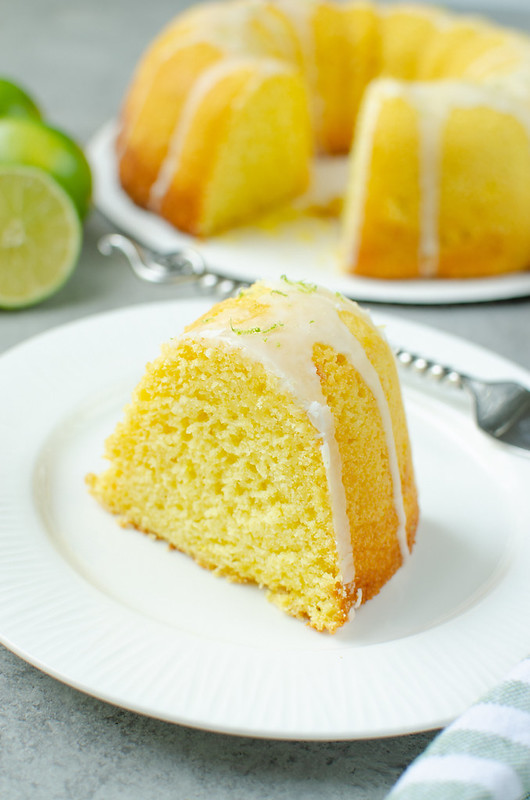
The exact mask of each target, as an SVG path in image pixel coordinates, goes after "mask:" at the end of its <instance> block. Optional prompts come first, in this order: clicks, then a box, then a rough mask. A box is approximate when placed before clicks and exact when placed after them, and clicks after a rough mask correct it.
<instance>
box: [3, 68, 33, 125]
mask: <svg viewBox="0 0 530 800" xmlns="http://www.w3.org/2000/svg"><path fill="white" fill-rule="evenodd" d="M0 117H31V118H32V119H40V118H41V113H40V110H39V108H38V106H37V104H36V103H35V101H34V100H33V98H32V97H31V96H30V95H29V94H28V93H27V92H26V91H25V89H23V88H22V87H21V86H17V84H16V83H13V82H12V81H9V80H7V78H0Z"/></svg>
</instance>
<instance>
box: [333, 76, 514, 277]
mask: <svg viewBox="0 0 530 800" xmlns="http://www.w3.org/2000/svg"><path fill="white" fill-rule="evenodd" d="M397 97H401V98H403V99H404V100H406V101H407V102H409V104H410V105H411V106H412V107H413V108H414V109H415V111H416V114H417V119H418V131H419V137H420V149H419V159H420V211H419V228H420V236H419V242H418V264H419V272H420V275H422V276H423V277H433V276H434V275H436V273H437V271H438V260H439V233H438V226H439V212H440V208H439V199H440V186H441V158H442V153H443V131H444V125H445V124H446V122H447V120H448V119H449V115H450V112H451V111H453V110H454V109H460V108H462V109H469V108H479V107H481V106H483V107H485V108H489V109H491V110H493V111H496V112H498V113H499V114H507V115H510V116H512V117H515V118H516V119H517V120H518V122H519V123H520V124H521V125H523V127H524V128H525V130H526V131H527V133H528V134H529V135H530V108H528V107H527V106H525V105H523V104H521V103H520V102H518V101H517V100H516V99H514V98H512V97H511V96H510V95H509V94H507V93H506V92H503V91H500V90H499V89H498V88H496V87H494V86H490V85H485V84H480V85H479V84H472V83H463V82H461V81H438V82H437V83H429V82H416V83H414V82H412V83H407V82H404V81H397V80H394V79H392V78H381V79H378V80H375V81H373V82H372V84H371V85H370V86H369V87H368V89H367V92H366V96H365V100H364V105H363V108H362V112H361V115H360V117H359V129H358V130H359V135H358V137H357V141H358V143H357V145H356V146H357V150H356V151H355V153H354V160H353V162H352V167H351V169H352V174H353V176H354V177H353V180H354V182H355V185H356V187H357V190H356V192H355V194H354V196H353V199H352V205H351V206H350V207H349V208H347V209H346V213H345V220H344V225H345V229H344V239H343V249H344V255H345V259H346V263H349V264H355V263H356V262H357V260H358V258H359V252H360V246H361V241H362V228H363V224H364V208H365V203H366V195H367V190H368V183H369V180H370V170H371V162H372V151H373V143H374V137H375V133H376V130H377V126H378V120H379V115H380V113H381V109H382V107H383V105H384V103H385V102H386V101H387V100H390V99H393V98H397Z"/></svg>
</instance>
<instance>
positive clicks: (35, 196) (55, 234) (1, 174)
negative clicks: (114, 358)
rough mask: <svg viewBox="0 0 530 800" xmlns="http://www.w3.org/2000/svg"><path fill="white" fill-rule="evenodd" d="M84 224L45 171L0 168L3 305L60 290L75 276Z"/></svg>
mask: <svg viewBox="0 0 530 800" xmlns="http://www.w3.org/2000/svg"><path fill="white" fill-rule="evenodd" d="M81 241H82V228H81V222H80V220H79V216H78V214H77V211H76V208H75V205H74V203H73V202H72V200H71V199H70V197H69V196H68V194H67V193H66V192H65V191H64V189H62V187H61V186H59V184H58V183H57V182H56V181H55V180H53V178H51V177H50V176H49V175H47V174H46V173H45V172H43V171H42V170H40V169H35V168H34V167H25V166H0V307H2V308H23V307H25V306H31V305H35V304H36V303H39V302H40V301H41V300H44V299H46V298H47V297H49V296H50V295H52V294H54V293H55V292H56V291H58V289H60V288H61V286H62V285H63V284H64V283H65V282H66V280H67V279H68V278H69V277H70V275H71V274H72V272H73V270H74V267H75V266H76V264H77V259H78V257H79V251H80V249H81Z"/></svg>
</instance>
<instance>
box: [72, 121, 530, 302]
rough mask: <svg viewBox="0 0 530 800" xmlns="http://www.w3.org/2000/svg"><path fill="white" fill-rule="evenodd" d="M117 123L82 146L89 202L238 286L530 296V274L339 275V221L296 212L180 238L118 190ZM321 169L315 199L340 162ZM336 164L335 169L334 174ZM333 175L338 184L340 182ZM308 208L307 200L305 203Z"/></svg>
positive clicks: (465, 297)
mask: <svg viewBox="0 0 530 800" xmlns="http://www.w3.org/2000/svg"><path fill="white" fill-rule="evenodd" d="M114 140H115V123H113V122H111V123H108V124H107V125H105V126H104V127H102V128H101V129H100V130H99V131H98V132H97V133H96V135H95V136H94V137H93V138H92V140H91V141H90V143H89V144H88V147H87V156H88V158H89V160H90V163H91V166H92V170H93V175H94V202H95V205H96V207H97V208H98V209H99V210H100V211H101V213H102V214H104V215H105V216H106V217H107V219H108V220H109V221H110V222H111V223H112V224H113V225H116V226H117V227H118V228H119V229H120V230H121V231H122V232H125V233H128V234H129V235H130V236H132V237H133V238H136V239H137V240H138V241H139V242H141V243H143V244H145V245H147V246H149V247H152V248H153V249H154V250H159V251H161V252H164V253H165V252H170V251H174V250H178V249H180V248H182V247H193V248H194V249H195V250H197V251H199V252H200V253H201V254H202V255H203V257H204V258H205V260H206V263H207V264H208V266H209V268H210V269H212V270H214V271H215V270H216V269H217V270H220V271H222V273H223V274H225V275H227V276H229V277H232V278H236V279H238V280H243V281H254V280H258V279H260V278H279V277H280V276H281V275H282V274H283V273H287V274H288V275H289V277H291V278H293V279H296V280H309V281H313V282H315V283H319V284H321V285H325V286H327V287H328V288H330V289H332V290H334V291H339V292H342V293H343V294H345V295H346V296H348V297H352V298H353V299H355V300H363V301H371V302H381V303H401V304H422V305H445V304H450V303H479V302H488V301H492V300H505V299H509V298H514V297H525V296H527V295H530V272H523V273H521V272H519V273H513V274H511V275H502V276H500V277H493V278H479V279H473V280H461V281H457V280H410V281H387V280H373V279H371V278H363V277H357V276H353V275H343V274H341V273H340V272H339V268H338V257H337V251H338V241H339V238H338V234H339V228H338V222H337V220H336V219H332V218H329V217H328V218H324V217H317V216H307V215H298V216H297V217H296V218H295V219H293V220H291V221H290V222H286V221H284V222H283V223H282V222H281V221H279V220H278V219H276V220H274V219H273V218H269V219H267V220H265V221H263V222H262V224H260V225H255V226H247V227H243V228H238V229H237V230H233V231H230V232H229V233H227V234H225V235H222V236H217V237H214V238H211V239H208V240H205V241H201V240H199V239H195V238H192V237H191V236H188V235H186V234H183V233H180V232H179V231H178V230H176V229H175V228H173V227H172V226H171V225H169V223H167V222H165V221H164V220H163V219H161V218H160V217H158V216H156V215H155V214H152V213H150V212H148V211H145V210H144V209H142V208H139V207H138V206H136V205H134V203H133V202H132V201H131V200H130V199H129V197H128V196H127V195H126V194H125V192H124V191H123V190H122V189H121V186H120V184H119V181H118V178H117V172H116V159H115V155H114ZM336 162H337V159H328V160H327V161H322V162H320V164H319V165H318V168H317V173H316V181H317V183H318V186H317V187H315V190H314V191H315V193H316V195H319V196H321V194H322V192H323V193H324V195H326V194H327V193H328V192H329V191H330V190H331V193H332V194H333V190H334V189H335V188H336V186H337V184H339V185H340V182H341V175H337V172H338V171H339V172H341V173H342V181H343V180H344V174H345V173H344V168H343V164H341V163H340V162H339V163H336ZM337 166H338V167H339V170H337ZM337 178H338V180H337ZM307 202H308V203H309V205H311V196H310V197H308V198H307Z"/></svg>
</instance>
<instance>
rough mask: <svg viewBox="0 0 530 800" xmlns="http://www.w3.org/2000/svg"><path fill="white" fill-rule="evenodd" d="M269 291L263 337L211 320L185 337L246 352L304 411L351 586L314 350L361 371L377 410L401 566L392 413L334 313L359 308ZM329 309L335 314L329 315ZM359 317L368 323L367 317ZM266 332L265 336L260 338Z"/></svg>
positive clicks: (329, 426) (333, 449)
mask: <svg viewBox="0 0 530 800" xmlns="http://www.w3.org/2000/svg"><path fill="white" fill-rule="evenodd" d="M267 287H269V288H270V289H271V290H272V291H271V293H270V295H267V303H268V304H269V309H268V310H267V312H266V313H264V314H263V315H261V317H260V327H261V329H262V335H254V334H250V333H248V334H246V335H244V334H241V333H239V334H238V332H237V329H235V330H234V329H232V328H231V327H230V328H228V327H226V326H223V327H218V323H216V321H215V320H214V321H213V322H212V323H211V327H209V326H208V324H207V323H205V326H204V327H202V328H199V329H195V330H192V331H190V332H188V333H187V334H185V337H191V338H204V339H211V340H213V341H214V342H215V343H219V342H221V343H224V344H225V345H228V346H230V347H233V348H234V349H238V350H242V351H244V352H245V354H246V355H247V356H248V357H250V358H252V359H253V360H255V361H257V362H259V363H261V364H263V365H264V366H265V368H266V369H268V370H269V371H271V372H272V373H273V374H275V375H277V376H278V377H279V378H280V380H281V381H282V384H283V386H284V388H285V390H286V391H287V392H289V393H290V394H292V395H293V396H294V397H296V398H297V400H298V401H299V402H300V404H301V405H302V407H303V408H304V409H305V410H306V412H307V414H308V416H309V418H310V420H311V422H312V423H313V425H314V426H315V428H316V430H317V431H318V434H319V437H320V438H321V441H322V444H321V448H322V459H323V464H324V467H325V470H326V476H327V482H328V488H329V495H330V503H331V509H332V515H333V525H334V529H335V536H336V542H337V551H338V555H339V562H340V569H341V574H342V578H343V582H344V583H350V582H351V581H353V579H354V576H355V569H354V556H353V552H352V544H351V533H350V526H349V520H348V515H347V510H346V495H345V491H344V485H343V482H342V463H341V457H340V452H339V448H338V444H337V440H336V437H335V432H334V421H333V415H332V413H331V411H330V409H329V407H328V405H327V403H326V401H325V398H324V396H323V393H322V387H321V384H320V379H319V377H318V374H317V371H316V367H315V365H314V363H313V348H314V346H315V345H316V344H318V343H322V344H329V345H330V346H331V347H333V349H334V350H335V351H336V352H338V353H341V354H343V355H344V356H345V357H346V358H348V360H349V361H350V363H351V364H352V365H353V366H354V367H355V368H356V369H357V370H358V371H359V373H360V375H361V377H362V379H363V380H364V382H365V383H366V385H367V386H368V387H369V389H370V391H371V392H372V394H373V396H374V399H375V401H376V403H377V405H378V408H379V411H380V415H381V422H382V425H383V430H384V434H385V438H386V443H387V452H388V458H389V467H390V472H391V477H392V484H393V499H394V507H395V510H396V514H397V517H398V532H397V537H398V541H399V544H400V548H401V552H402V556H403V560H405V559H406V558H407V557H408V554H409V550H408V546H407V541H406V519H405V510H404V505H403V495H402V489H401V477H400V472H399V464H398V459H397V453H396V446H395V441H394V435H393V429H392V420H391V417H390V410H389V407H388V403H387V400H386V396H385V394H384V391H383V389H382V386H381V382H380V380H379V377H378V375H377V372H376V370H375V369H374V367H373V366H372V364H371V363H370V361H369V360H368V358H367V356H366V354H365V352H364V349H363V347H362V346H361V344H360V343H359V342H358V341H357V339H356V338H355V337H354V336H353V335H352V333H351V332H350V330H349V329H348V328H347V326H346V325H345V324H344V323H343V322H342V320H341V319H340V317H339V315H338V313H337V312H338V311H340V310H348V311H350V312H351V311H352V310H353V312H354V313H358V314H360V313H362V312H361V311H360V310H359V309H358V308H357V306H355V305H354V304H352V303H350V302H349V301H347V300H344V299H343V298H339V297H337V296H335V295H333V294H332V293H331V292H327V291H325V290H319V291H318V293H317V292H307V293H306V292H302V291H301V290H300V289H299V288H294V289H293V288H292V287H290V286H289V285H288V284H285V283H283V282H282V283H268V284H267ZM293 292H296V295H297V296H296V301H295V302H294V303H293V302H290V300H289V295H292V294H293ZM286 294H287V299H286V298H285V295H286ZM323 300H324V302H322V301H323ZM330 306H331V308H332V310H333V312H334V313H330ZM363 316H364V318H366V319H368V320H369V317H367V315H363ZM369 321H370V320H369ZM287 323H289V330H290V331H292V330H296V331H297V334H298V335H297V336H292V334H285V335H282V330H281V329H282V328H283V326H284V325H285V324H287ZM370 324H372V323H371V321H370ZM216 325H217V326H216ZM268 329H270V332H269V333H268V335H263V333H265V332H266V331H267V330H268ZM275 330H276V333H274V331H275ZM278 342H281V347H278V346H277V344H278Z"/></svg>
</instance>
